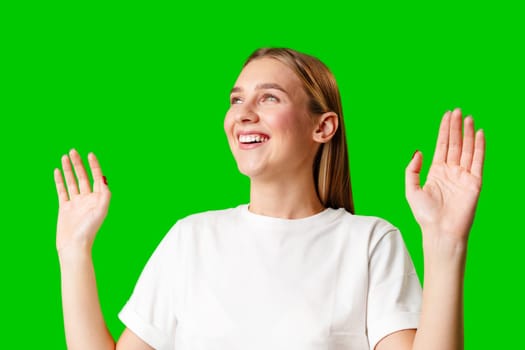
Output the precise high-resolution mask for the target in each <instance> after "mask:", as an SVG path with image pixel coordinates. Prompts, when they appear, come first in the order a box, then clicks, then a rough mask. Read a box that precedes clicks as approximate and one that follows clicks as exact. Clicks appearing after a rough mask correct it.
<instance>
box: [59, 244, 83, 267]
mask: <svg viewBox="0 0 525 350" xmlns="http://www.w3.org/2000/svg"><path fill="white" fill-rule="evenodd" d="M91 250H92V249H91V244H69V245H66V246H63V247H60V248H57V251H58V259H59V261H60V264H61V265H63V264H75V263H82V262H86V261H88V262H90V261H92V255H91Z"/></svg>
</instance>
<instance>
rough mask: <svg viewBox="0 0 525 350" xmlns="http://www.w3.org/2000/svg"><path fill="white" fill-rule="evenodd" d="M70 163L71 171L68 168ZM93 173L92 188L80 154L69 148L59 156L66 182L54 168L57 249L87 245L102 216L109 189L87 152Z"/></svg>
mask: <svg viewBox="0 0 525 350" xmlns="http://www.w3.org/2000/svg"><path fill="white" fill-rule="evenodd" d="M70 158H71V162H72V163H73V166H74V169H75V173H76V177H77V178H78V183H77V179H76V177H75V174H74V173H73V169H72V168H71V162H70ZM88 161H89V165H90V168H91V173H92V174H93V190H91V185H90V183H89V178H88V175H87V172H86V170H85V168H84V165H83V164H82V160H81V159H80V155H79V154H78V152H77V151H75V150H72V151H71V152H70V156H69V157H68V156H67V155H64V156H63V157H62V167H63V170H64V177H65V180H66V184H67V189H66V185H65V184H64V181H63V179H62V174H61V173H60V170H59V169H55V173H54V176H55V184H56V188H57V193H58V201H59V210H58V222H57V249H58V250H59V251H60V250H61V249H63V248H65V247H69V246H76V247H85V248H88V249H90V248H91V245H92V244H93V241H94V239H95V235H96V233H97V231H98V229H99V228H100V226H101V225H102V222H103V221H104V218H105V217H106V214H107V211H108V206H109V200H110V197H111V193H110V191H109V188H108V187H107V184H106V181H105V178H104V176H103V175H102V170H101V168H100V165H99V163H98V160H97V158H96V157H95V155H94V154H93V153H90V154H89V155H88Z"/></svg>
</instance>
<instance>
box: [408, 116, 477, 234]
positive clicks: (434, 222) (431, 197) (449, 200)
mask: <svg viewBox="0 0 525 350" xmlns="http://www.w3.org/2000/svg"><path fill="white" fill-rule="evenodd" d="M461 126H462V117H461V110H460V109H455V110H454V111H453V112H450V111H449V112H447V113H445V115H444V116H443V119H442V121H441V126H440V128H439V135H438V140H437V145H436V150H435V153H434V159H433V161H432V165H431V167H430V170H429V173H428V176H427V180H426V183H425V185H424V186H423V187H422V188H421V186H420V180H419V175H420V171H421V166H422V163H423V156H422V154H421V152H418V151H417V152H416V153H415V154H414V157H413V158H412V160H411V161H410V163H409V165H408V167H407V169H406V197H407V200H408V203H409V205H410V208H411V209H412V213H413V214H414V217H415V218H416V221H417V222H418V223H419V225H420V227H421V229H422V231H423V234H424V235H432V236H433V237H431V238H432V239H435V238H438V239H441V238H446V239H447V240H448V241H452V242H457V243H466V242H467V239H468V234H469V231H470V228H471V226H472V221H473V219H474V214H475V211H476V206H477V202H478V198H479V193H480V190H481V183H482V181H481V180H482V172H483V163H484V157H485V136H484V134H483V131H482V130H479V131H478V132H475V131H474V121H473V119H472V118H471V117H470V116H469V117H466V118H465V121H464V132H463V135H462V127H461ZM424 238H425V237H424Z"/></svg>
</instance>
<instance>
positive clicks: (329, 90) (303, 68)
mask: <svg viewBox="0 0 525 350" xmlns="http://www.w3.org/2000/svg"><path fill="white" fill-rule="evenodd" d="M259 58H273V59H276V60H278V61H279V62H281V63H283V64H285V65H286V66H287V67H289V68H291V69H292V70H293V71H294V72H295V74H296V75H297V76H298V77H299V78H300V79H301V81H302V82H303V87H304V90H305V92H306V93H307V94H308V96H309V97H310V106H309V107H310V112H311V113H312V114H313V115H315V116H317V115H321V114H323V113H326V112H334V113H336V114H337V118H338V121H339V127H338V128H337V131H336V133H335V134H334V136H333V137H332V139H331V140H330V141H329V142H327V143H323V144H321V146H320V147H319V150H318V152H317V155H316V156H315V159H314V164H313V172H314V180H315V182H316V190H317V194H318V196H319V199H320V200H321V202H322V204H323V205H324V206H325V207H326V208H328V207H330V208H335V209H337V208H345V209H346V210H347V211H349V212H350V213H352V214H354V201H353V199H352V187H351V185H350V168H349V164H348V147H347V143H346V135H345V128H344V122H343V107H342V105H341V96H340V94H339V88H338V87H337V83H336V81H335V78H334V75H333V74H332V72H331V71H330V70H329V69H328V67H327V66H326V65H325V64H324V63H323V62H321V61H320V60H319V59H317V58H315V57H313V56H310V55H306V54H303V53H300V52H297V51H295V50H291V49H287V48H261V49H258V50H256V51H255V52H253V53H252V54H251V55H250V57H248V59H247V60H246V62H245V64H244V66H246V65H247V64H248V63H250V62H251V61H253V60H256V59H259Z"/></svg>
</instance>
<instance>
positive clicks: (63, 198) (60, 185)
mask: <svg viewBox="0 0 525 350" xmlns="http://www.w3.org/2000/svg"><path fill="white" fill-rule="evenodd" d="M53 175H54V177H55V185H56V187H57V194H58V203H60V204H62V203H63V202H67V201H68V199H69V196H68V195H67V190H66V187H65V186H64V180H63V179H62V173H61V172H60V170H59V169H55V171H54V172H53Z"/></svg>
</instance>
